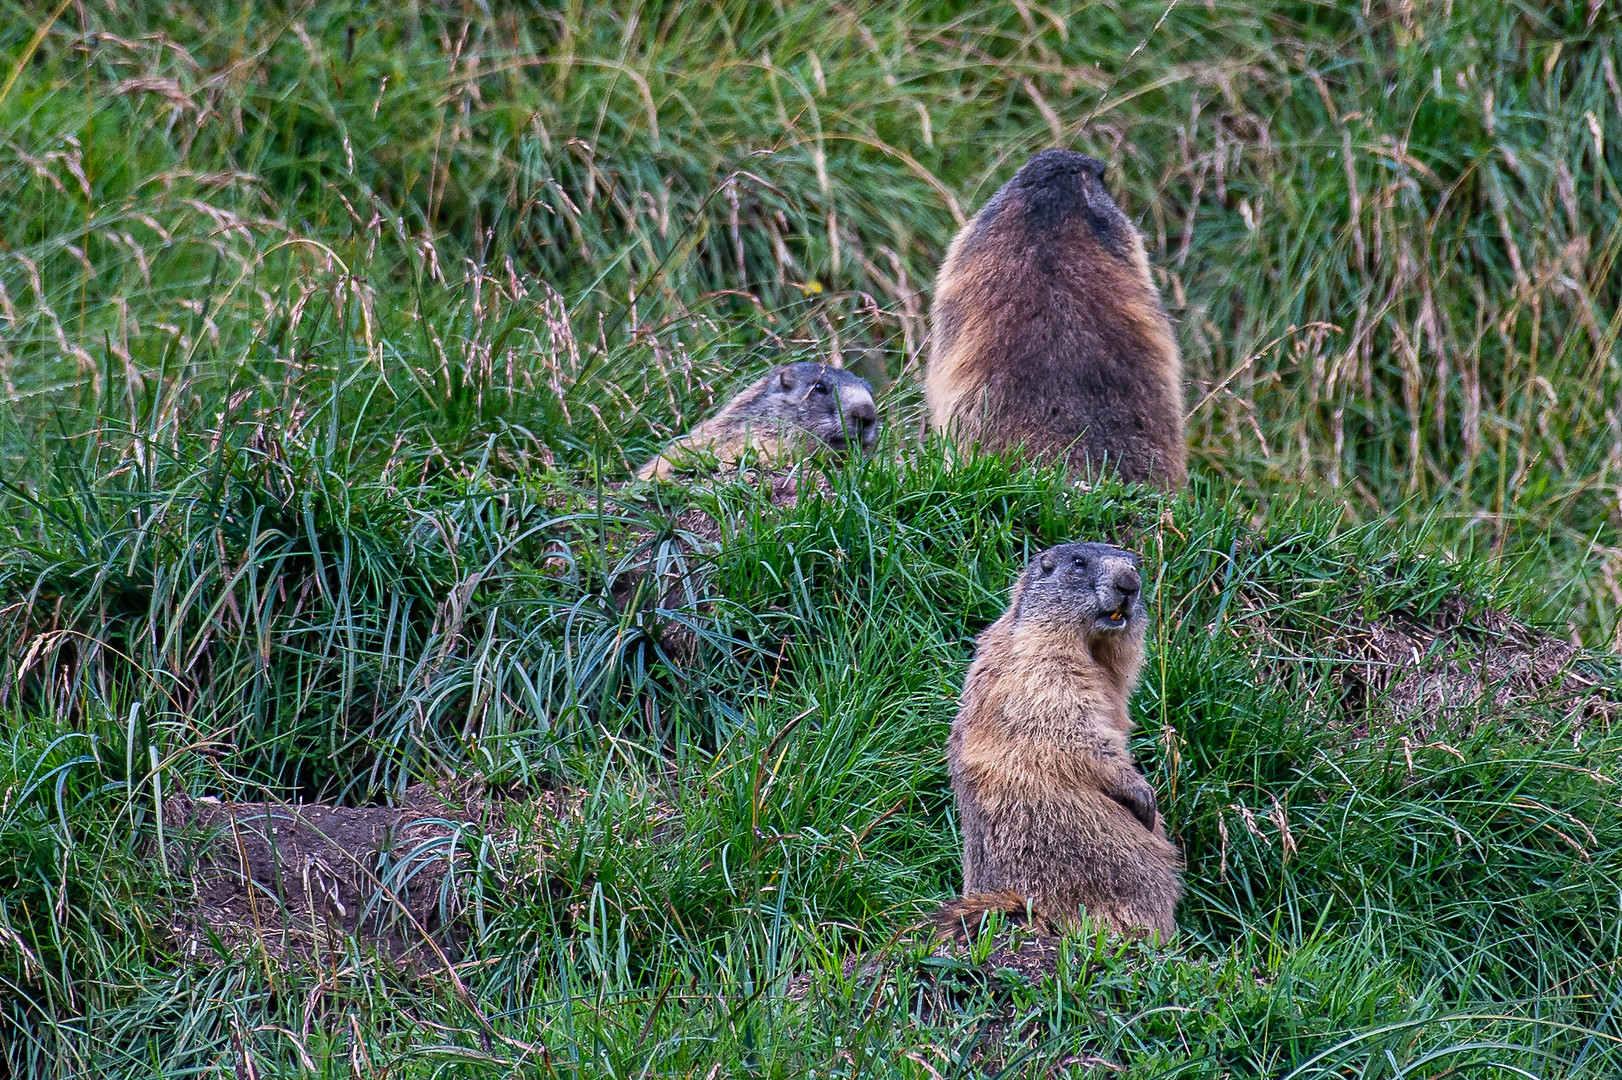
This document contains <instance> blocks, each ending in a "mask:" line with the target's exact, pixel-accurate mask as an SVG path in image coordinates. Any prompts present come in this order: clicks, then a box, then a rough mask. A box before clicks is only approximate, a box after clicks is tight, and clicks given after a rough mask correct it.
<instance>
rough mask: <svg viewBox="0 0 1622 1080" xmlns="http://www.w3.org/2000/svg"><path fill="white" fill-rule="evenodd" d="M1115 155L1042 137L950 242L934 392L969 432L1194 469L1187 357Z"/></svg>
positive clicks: (942, 416)
mask: <svg viewBox="0 0 1622 1080" xmlns="http://www.w3.org/2000/svg"><path fill="white" fill-rule="evenodd" d="M1103 175H1104V166H1103V163H1102V162H1099V161H1098V160H1096V159H1095V158H1090V157H1088V156H1087V155H1085V154H1078V153H1075V152H1073V151H1070V150H1044V151H1042V152H1041V153H1039V154H1037V155H1036V156H1035V157H1033V158H1031V159H1030V161H1028V162H1026V163H1025V166H1024V168H1022V169H1020V170H1019V172H1017V173H1015V174H1014V177H1013V179H1012V180H1009V181H1008V183H1006V184H1004V185H1003V186H1002V188H1001V189H999V190H998V191H997V193H996V194H995V195H993V196H992V197H991V201H990V202H988V203H986V205H985V206H984V207H982V208H981V209H980V212H979V213H978V214H976V215H974V218H973V220H971V221H970V222H969V223H968V225H966V226H964V228H963V231H962V232H960V233H958V235H957V239H955V240H953V241H952V246H951V247H950V248H949V249H948V250H947V252H946V261H945V262H944V263H942V264H941V270H940V275H939V276H938V277H937V278H936V279H935V301H934V305H933V306H932V307H931V309H930V324H931V330H930V345H929V366H928V369H927V371H926V373H925V378H924V402H925V404H926V405H928V407H929V415H930V423H931V424H932V425H933V426H934V427H936V428H937V429H940V430H943V431H946V432H949V433H950V434H951V435H952V437H953V438H954V439H955V440H956V441H957V443H958V445H959V446H960V447H963V448H965V449H967V448H968V447H969V446H972V445H974V444H976V443H978V444H979V445H980V446H981V447H982V448H984V449H987V450H1001V449H1004V448H1007V447H1013V446H1021V445H1023V446H1024V447H1025V448H1026V450H1027V451H1029V452H1031V453H1032V454H1034V455H1036V456H1038V457H1040V458H1063V459H1064V461H1065V462H1066V464H1067V466H1068V467H1069V469H1070V471H1071V472H1072V473H1074V474H1086V475H1096V474H1097V473H1098V472H1100V471H1101V470H1103V469H1106V468H1108V469H1112V470H1114V471H1115V472H1118V473H1119V474H1120V476H1121V478H1122V479H1124V480H1141V481H1146V482H1149V483H1154V484H1158V485H1160V486H1162V487H1166V488H1172V489H1175V488H1178V487H1181V486H1182V484H1183V481H1184V480H1185V479H1186V478H1187V471H1186V467H1185V464H1184V459H1185V450H1184V446H1183V391H1182V357H1181V354H1180V353H1179V352H1178V350H1177V339H1176V336H1175V335H1174V334H1173V332H1172V326H1171V320H1170V319H1168V318H1167V317H1166V309H1165V308H1164V307H1163V306H1162V305H1161V302H1160V293H1159V291H1158V290H1156V289H1155V285H1154V281H1153V279H1152V278H1151V277H1150V276H1149V256H1148V254H1147V253H1146V252H1145V251H1144V248H1143V238H1142V237H1140V236H1139V235H1138V230H1137V229H1136V228H1134V227H1133V225H1132V223H1131V222H1130V221H1128V220H1127V218H1126V215H1125V214H1123V213H1122V212H1121V208H1120V207H1119V206H1117V205H1115V200H1114V199H1112V198H1110V195H1109V192H1107V191H1105V190H1104V185H1103V182H1102V178H1103Z"/></svg>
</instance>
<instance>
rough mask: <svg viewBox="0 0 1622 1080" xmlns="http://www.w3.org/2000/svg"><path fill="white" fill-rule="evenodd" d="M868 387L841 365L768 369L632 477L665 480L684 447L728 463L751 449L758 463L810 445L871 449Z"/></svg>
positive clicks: (873, 414) (872, 414) (874, 429)
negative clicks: (718, 410)
mask: <svg viewBox="0 0 1622 1080" xmlns="http://www.w3.org/2000/svg"><path fill="white" fill-rule="evenodd" d="M878 419H879V414H878V410H876V409H875V408H874V407H873V388H872V387H870V386H868V384H867V382H866V380H864V379H859V378H857V377H856V376H855V375H852V374H851V373H850V372H848V371H843V370H841V369H840V368H836V367H829V366H828V365H827V364H819V363H815V362H813V361H805V362H802V363H798V364H784V365H783V366H782V367H778V368H773V369H772V370H771V371H770V372H768V373H767V374H766V376H765V377H764V378H762V379H761V380H760V381H759V382H756V383H755V384H754V385H752V386H750V387H749V388H748V389H746V390H744V391H742V392H741V393H739V394H738V396H737V397H734V398H733V399H732V400H731V401H729V402H727V403H726V405H725V406H724V407H723V408H722V409H721V411H720V412H718V413H716V414H715V415H714V416H712V417H710V418H709V419H708V420H706V421H704V422H703V423H702V424H700V425H698V427H696V428H694V429H693V430H692V431H689V432H688V433H687V434H686V435H683V436H682V437H681V438H679V439H676V440H675V441H673V442H672V443H670V445H668V446H666V447H665V448H664V450H662V451H661V452H660V453H659V455H658V456H657V457H655V458H653V459H652V460H651V461H649V462H647V464H645V465H643V466H642V467H641V468H640V469H638V470H637V471H636V477H637V479H638V480H650V479H652V478H654V477H660V478H667V477H669V476H670V475H671V474H672V473H673V472H675V471H676V468H677V463H678V462H679V461H680V460H681V458H682V457H683V455H684V454H685V453H686V452H690V451H707V452H708V453H711V454H714V455H715V456H716V457H717V458H719V459H720V460H721V461H722V462H725V463H732V462H736V461H737V460H738V459H739V458H741V457H742V456H743V453H744V451H745V450H752V451H754V453H755V458H756V460H757V461H759V462H761V463H762V464H765V463H767V462H771V461H774V460H777V459H778V458H780V457H784V456H788V455H792V454H798V453H803V452H805V451H808V450H811V449H813V448H814V447H815V446H816V445H817V444H819V443H821V444H825V445H827V446H830V447H832V448H833V449H834V450H836V451H840V452H843V451H846V450H848V449H850V447H851V446H853V445H854V446H859V447H860V448H861V451H862V453H866V452H867V451H869V450H871V449H873V440H874V439H875V438H877V436H878V427H879V424H878Z"/></svg>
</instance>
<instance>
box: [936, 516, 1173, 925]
mask: <svg viewBox="0 0 1622 1080" xmlns="http://www.w3.org/2000/svg"><path fill="white" fill-rule="evenodd" d="M1146 623H1147V618H1146V616H1145V613H1144V606H1143V596H1142V586H1141V577H1140V571H1139V566H1138V558H1137V556H1136V555H1133V554H1132V553H1130V552H1127V551H1122V550H1120V549H1119V548H1114V547H1110V546H1109V545H1107V544H1061V545H1059V546H1058V547H1055V548H1050V549H1048V550H1047V551H1044V552H1042V553H1041V554H1040V555H1038V556H1036V557H1035V558H1034V559H1032V560H1031V562H1030V565H1029V566H1028V567H1027V568H1026V571H1025V572H1024V573H1023V574H1022V575H1021V576H1020V578H1019V580H1018V581H1017V582H1016V583H1015V585H1014V590H1013V599H1012V602H1011V603H1010V604H1009V606H1008V610H1007V611H1006V612H1004V613H1003V616H1002V618H1000V619H998V620H997V621H996V622H995V623H993V624H992V625H991V626H990V627H988V628H987V629H986V631H985V632H984V633H982V634H981V635H980V637H979V639H978V640H977V641H976V643H975V653H974V662H973V663H972V664H971V665H970V667H969V674H968V678H967V679H966V680H965V681H964V685H963V698H962V702H961V705H960V707H959V710H958V714H957V719H956V720H955V721H954V722H953V724H952V738H951V743H950V746H949V748H948V753H947V760H948V771H949V773H950V775H951V779H952V792H953V794H954V795H956V796H957V806H958V822H959V826H960V828H961V830H962V833H963V893H964V897H963V899H962V900H959V901H956V902H954V903H952V904H948V905H947V906H946V907H945V908H943V909H942V912H941V915H940V917H939V920H938V921H939V922H940V923H941V925H942V927H943V928H945V929H949V930H956V931H957V932H960V933H961V932H962V931H963V929H964V924H967V926H966V928H967V929H968V930H972V929H973V928H974V926H975V925H976V924H977V922H978V920H979V916H980V914H982V913H983V912H985V911H989V910H998V911H1007V912H1009V913H1010V914H1014V915H1021V914H1023V913H1024V911H1025V909H1026V906H1027V904H1028V905H1029V906H1030V907H1032V908H1033V909H1034V910H1035V911H1036V912H1037V913H1038V914H1039V915H1040V916H1041V917H1042V918H1043V919H1044V920H1046V921H1049V922H1053V923H1058V924H1060V925H1067V924H1073V923H1074V922H1075V920H1076V916H1077V911H1078V908H1081V907H1085V908H1086V910H1087V914H1088V915H1089V916H1090V917H1091V918H1092V919H1094V920H1095V921H1097V922H1099V923H1102V924H1103V925H1105V926H1108V927H1111V928H1113V929H1115V930H1119V931H1127V932H1130V931H1133V930H1154V931H1158V932H1159V933H1160V934H1161V936H1162V937H1165V938H1169V937H1170V936H1171V935H1172V933H1173V932H1174V930H1175V928H1176V926H1175V923H1174V922H1173V919H1172V915H1173V912H1174V911H1175V910H1176V907H1177V901H1178V899H1179V898H1180V897H1181V896H1182V891H1183V885H1182V857H1181V855H1180V854H1179V853H1178V851H1177V849H1176V848H1175V847H1174V846H1173V845H1172V844H1171V843H1170V841H1168V840H1167V839H1166V834H1165V828H1164V825H1163V823H1162V822H1161V821H1160V817H1159V814H1158V812H1157V810H1156V807H1155V793H1154V790H1153V789H1152V788H1150V787H1149V783H1148V781H1147V780H1145V779H1144V778H1143V775H1142V774H1141V773H1139V772H1138V770H1137V768H1136V767H1135V766H1134V765H1133V764H1132V756H1131V754H1130V752H1129V751H1128V749H1127V735H1128V733H1129V732H1130V731H1131V728H1132V721H1131V720H1130V718H1129V717H1128V715H1127V707H1126V703H1127V698H1128V697H1130V696H1131V693H1132V690H1133V688H1134V687H1135V686H1136V685H1137V681H1138V669H1139V668H1140V667H1141V666H1142V664H1143V634H1144V628H1145V625H1146Z"/></svg>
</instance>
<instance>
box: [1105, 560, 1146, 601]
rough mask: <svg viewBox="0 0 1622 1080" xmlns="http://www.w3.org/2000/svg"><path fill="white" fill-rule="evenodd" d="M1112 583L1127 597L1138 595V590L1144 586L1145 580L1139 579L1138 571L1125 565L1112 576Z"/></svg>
mask: <svg viewBox="0 0 1622 1080" xmlns="http://www.w3.org/2000/svg"><path fill="white" fill-rule="evenodd" d="M1110 584H1111V585H1114V586H1115V587H1116V588H1117V589H1119V590H1120V591H1121V592H1122V593H1124V594H1125V595H1126V596H1127V597H1133V596H1136V595H1137V594H1138V590H1139V589H1141V588H1143V582H1142V581H1140V580H1139V579H1138V572H1137V571H1136V570H1131V569H1128V568H1127V567H1124V566H1123V567H1121V568H1120V569H1118V570H1116V571H1115V573H1114V574H1112V575H1111V576H1110Z"/></svg>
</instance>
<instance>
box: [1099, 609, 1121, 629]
mask: <svg viewBox="0 0 1622 1080" xmlns="http://www.w3.org/2000/svg"><path fill="white" fill-rule="evenodd" d="M1098 621H1099V623H1100V624H1101V625H1103V626H1115V627H1119V626H1125V625H1126V624H1127V611H1126V608H1125V606H1122V607H1118V608H1116V609H1115V610H1114V611H1106V612H1104V614H1102V615H1100V616H1099V617H1098Z"/></svg>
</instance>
